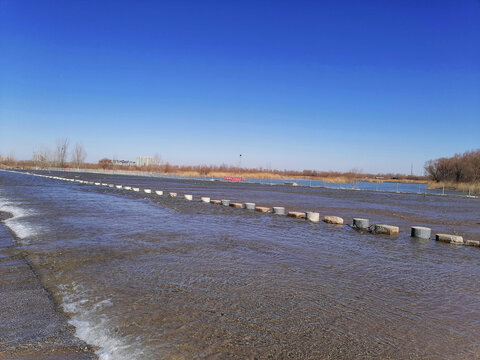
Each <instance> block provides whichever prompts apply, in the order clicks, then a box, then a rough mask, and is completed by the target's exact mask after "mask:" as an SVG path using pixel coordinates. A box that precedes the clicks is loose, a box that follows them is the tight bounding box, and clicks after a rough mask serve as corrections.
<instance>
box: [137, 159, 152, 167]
mask: <svg viewBox="0 0 480 360" xmlns="http://www.w3.org/2000/svg"><path fill="white" fill-rule="evenodd" d="M153 163H154V161H153V157H152V156H137V162H136V165H137V166H139V167H140V166H148V165H153Z"/></svg>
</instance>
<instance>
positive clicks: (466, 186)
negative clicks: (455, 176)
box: [427, 181, 480, 195]
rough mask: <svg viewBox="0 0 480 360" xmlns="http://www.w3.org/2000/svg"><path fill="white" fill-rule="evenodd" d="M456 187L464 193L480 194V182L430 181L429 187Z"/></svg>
mask: <svg viewBox="0 0 480 360" xmlns="http://www.w3.org/2000/svg"><path fill="white" fill-rule="evenodd" d="M444 187H445V188H449V189H455V190H456V191H460V192H463V193H466V194H468V193H470V194H471V195H479V194H480V182H476V183H455V182H452V181H443V182H442V181H440V182H434V181H430V182H428V186H427V188H428V189H443V188H444Z"/></svg>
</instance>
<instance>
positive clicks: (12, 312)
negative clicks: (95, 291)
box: [0, 212, 98, 360]
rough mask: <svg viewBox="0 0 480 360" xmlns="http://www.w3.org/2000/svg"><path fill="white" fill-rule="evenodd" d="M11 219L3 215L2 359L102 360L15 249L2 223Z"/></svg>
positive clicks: (0, 278) (0, 226)
mask: <svg viewBox="0 0 480 360" xmlns="http://www.w3.org/2000/svg"><path fill="white" fill-rule="evenodd" d="M8 217H10V215H9V214H8V213H2V212H0V294H1V296H0V309H1V311H0V359H19V360H20V359H22V360H27V359H45V360H47V359H48V360H57V359H58V360H60V359H62V360H63V359H73V360H88V359H98V357H97V356H96V355H95V354H94V352H93V349H92V347H91V346H89V345H87V344H86V343H85V342H83V341H81V340H80V339H78V338H77V337H75V335H74V332H75V328H74V327H73V326H71V325H69V324H68V322H67V320H68V319H67V317H66V315H65V314H63V313H61V312H60V310H59V307H58V305H57V304H56V303H55V301H54V299H53V296H52V295H51V293H50V292H49V291H48V290H46V289H45V288H44V287H43V285H42V283H41V281H40V279H39V277H38V275H37V274H36V272H35V270H34V269H33V268H32V266H31V264H30V263H29V262H28V261H27V260H26V259H25V257H24V256H23V254H22V253H21V252H19V251H17V250H16V249H15V248H14V247H13V246H12V245H13V242H14V238H13V237H12V234H11V233H10V232H9V231H8V229H7V228H6V227H5V226H3V224H2V220H4V219H6V218H8Z"/></svg>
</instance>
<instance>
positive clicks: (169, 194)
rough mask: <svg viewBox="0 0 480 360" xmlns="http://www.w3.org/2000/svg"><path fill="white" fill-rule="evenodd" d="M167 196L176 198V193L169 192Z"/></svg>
mask: <svg viewBox="0 0 480 360" xmlns="http://www.w3.org/2000/svg"><path fill="white" fill-rule="evenodd" d="M168 196H170V197H172V198H173V197H177V193H176V192H171V193H168Z"/></svg>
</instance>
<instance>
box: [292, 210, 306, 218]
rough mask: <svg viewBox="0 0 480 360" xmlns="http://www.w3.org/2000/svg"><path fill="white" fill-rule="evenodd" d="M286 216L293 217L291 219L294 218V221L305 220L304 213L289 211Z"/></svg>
mask: <svg viewBox="0 0 480 360" xmlns="http://www.w3.org/2000/svg"><path fill="white" fill-rule="evenodd" d="M287 216H290V217H293V218H296V219H305V217H306V216H307V214H305V213H304V212H298V211H290V212H289V213H288V214H287Z"/></svg>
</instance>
